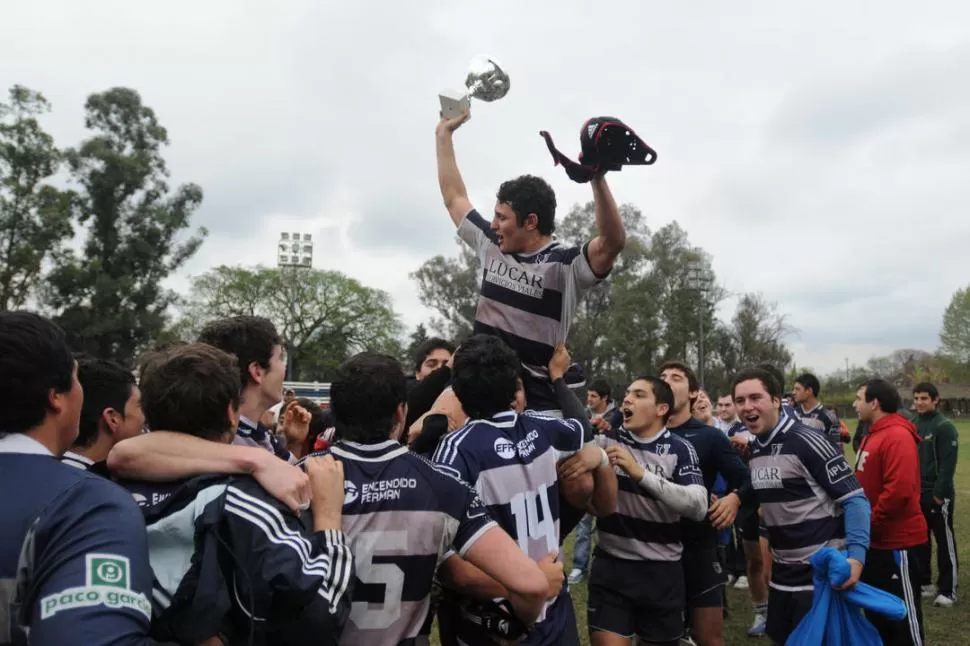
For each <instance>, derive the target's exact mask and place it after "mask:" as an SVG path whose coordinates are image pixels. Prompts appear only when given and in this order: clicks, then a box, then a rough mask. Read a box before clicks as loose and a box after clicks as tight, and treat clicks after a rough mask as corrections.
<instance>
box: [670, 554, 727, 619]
mask: <svg viewBox="0 0 970 646" xmlns="http://www.w3.org/2000/svg"><path fill="white" fill-rule="evenodd" d="M681 563H682V564H683V569H684V589H685V591H686V595H687V608H688V609H691V608H720V607H721V606H723V605H724V586H725V585H727V573H726V572H725V571H724V567H723V566H722V565H721V561H720V560H719V559H718V558H717V548H716V547H701V548H693V549H688V548H687V547H684V554H683V556H682V557H681Z"/></svg>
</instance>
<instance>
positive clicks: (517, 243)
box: [435, 113, 626, 411]
mask: <svg viewBox="0 0 970 646" xmlns="http://www.w3.org/2000/svg"><path fill="white" fill-rule="evenodd" d="M467 120H468V114H467V113H465V114H464V115H461V116H459V117H455V118H453V119H442V120H441V121H440V122H439V123H438V127H437V129H436V131H435V136H436V140H437V146H436V149H437V157H438V184H439V186H440V188H441V196H442V198H444V202H445V206H446V207H447V209H448V214H449V215H450V216H451V220H452V222H454V223H455V226H456V227H458V235H459V237H461V239H462V240H464V241H465V243H466V244H468V245H469V246H470V247H471V248H472V249H474V250H475V251H476V253H477V254H478V258H479V261H480V262H481V263H482V267H483V270H484V274H485V277H484V280H483V281H482V288H481V294H480V296H479V300H478V309H477V310H476V312H475V332H476V333H484V334H492V335H495V336H498V337H500V338H501V339H502V340H504V341H505V342H506V343H507V344H508V345H509V346H511V347H512V349H513V350H515V351H516V353H517V354H518V356H519V359H520V360H521V362H522V365H523V367H524V368H525V378H524V382H525V392H526V399H527V400H528V401H529V406H530V407H531V408H533V409H534V410H539V411H543V410H547V411H553V410H555V411H558V409H559V404H558V401H557V399H556V395H555V391H554V389H553V387H552V384H551V383H550V380H549V373H548V370H547V366H548V364H549V360H550V359H551V358H552V355H553V352H554V351H555V349H556V346H557V345H558V344H560V343H564V342H565V341H566V337H567V336H568V334H569V327H570V324H571V323H572V318H573V315H574V314H575V312H576V308H577V307H578V306H579V302H580V301H581V300H582V298H583V296H584V295H585V294H586V292H588V291H589V290H590V288H592V287H593V286H594V285H596V284H597V283H598V282H599V281H600V280H602V279H604V278H606V276H607V275H608V274H609V273H610V270H611V269H612V268H613V263H614V262H615V261H616V257H617V256H618V255H619V254H620V251H622V250H623V247H624V245H625V244H626V232H625V230H624V228H623V221H622V220H621V219H620V211H619V209H618V208H617V206H616V201H615V200H614V199H613V195H612V193H611V192H610V188H609V186H608V185H607V183H606V178H605V176H604V175H602V174H600V175H597V176H596V177H594V178H593V179H592V182H591V183H592V187H593V203H594V204H595V209H596V228H597V231H599V235H598V236H597V237H595V238H593V239H592V240H590V241H589V242H587V243H586V244H584V245H583V246H582V247H581V248H580V247H566V246H564V245H561V244H560V243H559V242H556V241H555V240H554V239H553V237H552V233H553V231H555V228H556V222H555V215H556V195H555V193H554V192H553V190H552V187H551V186H549V184H548V183H546V182H545V181H544V180H542V179H540V178H538V177H534V176H531V175H523V176H521V177H518V178H516V179H512V180H509V181H507V182H504V183H503V184H502V185H501V186H500V187H499V189H498V195H497V196H496V197H497V200H496V204H495V211H494V214H493V215H492V217H491V221H489V220H487V219H486V218H485V217H483V216H482V215H481V214H480V213H479V212H478V211H476V210H475V209H474V207H472V204H471V202H470V201H469V200H468V192H467V191H466V190H465V182H464V181H463V180H462V176H461V173H460V172H459V170H458V164H457V162H456V161H455V148H454V143H453V141H452V135H453V133H454V131H455V130H456V129H458V127H459V126H461V124H463V123H464V122H465V121H467Z"/></svg>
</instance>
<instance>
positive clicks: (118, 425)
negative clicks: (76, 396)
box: [61, 357, 145, 477]
mask: <svg viewBox="0 0 970 646" xmlns="http://www.w3.org/2000/svg"><path fill="white" fill-rule="evenodd" d="M77 380H78V381H79V382H80V383H81V387H82V388H83V389H84V405H83V406H82V408H81V421H80V425H79V429H78V434H77V440H75V441H74V444H73V445H72V446H71V450H69V451H65V452H64V455H62V456H61V462H63V463H64V464H67V465H70V466H72V467H77V468H78V469H85V470H88V471H91V472H92V473H97V474H98V475H100V476H104V477H108V476H109V473H108V465H107V461H108V453H110V452H111V448H112V447H113V446H114V445H115V444H117V443H118V442H121V441H122V440H125V439H127V438H129V437H135V436H136V435H140V434H141V433H143V432H144V431H145V414H144V413H143V412H142V410H141V391H140V390H138V385H137V384H136V383H135V376H134V375H133V374H131V372H130V371H128V370H125V369H124V368H122V367H121V366H119V365H118V364H117V363H114V362H113V361H107V360H105V359H95V358H91V357H81V358H80V359H78V362H77Z"/></svg>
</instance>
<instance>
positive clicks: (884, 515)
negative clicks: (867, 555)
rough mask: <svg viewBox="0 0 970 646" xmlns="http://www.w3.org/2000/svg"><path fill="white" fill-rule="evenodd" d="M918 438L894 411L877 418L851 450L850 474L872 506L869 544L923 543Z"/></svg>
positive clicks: (887, 547)
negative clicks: (852, 472)
mask: <svg viewBox="0 0 970 646" xmlns="http://www.w3.org/2000/svg"><path fill="white" fill-rule="evenodd" d="M919 441H920V437H919V435H918V434H917V433H916V426H915V425H913V423H912V422H910V421H909V420H908V419H906V418H905V417H903V416H902V415H900V414H899V413H891V414H889V415H886V416H884V417H882V418H880V419H879V421H877V422H875V423H874V424H873V425H872V426H871V427H870V429H869V435H867V436H866V438H865V439H864V440H862V445H861V446H860V447H859V452H858V454H857V455H856V463H855V469H856V473H855V475H856V478H857V479H858V480H859V484H861V485H862V489H863V490H864V491H865V492H866V498H868V499H869V504H870V505H872V531H871V535H870V545H871V547H873V548H875V549H881V550H896V549H905V548H909V547H915V546H916V545H921V544H923V543H925V542H926V535H927V529H926V519H925V518H924V517H923V512H922V510H921V509H920V498H919V496H920V477H919V455H918V454H917V451H916V445H917V444H918V443H919Z"/></svg>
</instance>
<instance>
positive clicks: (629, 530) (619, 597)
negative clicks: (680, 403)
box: [588, 377, 707, 646]
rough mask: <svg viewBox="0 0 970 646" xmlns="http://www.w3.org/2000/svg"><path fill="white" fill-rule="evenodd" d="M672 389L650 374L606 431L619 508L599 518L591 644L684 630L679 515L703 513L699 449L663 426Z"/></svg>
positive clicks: (697, 517)
mask: <svg viewBox="0 0 970 646" xmlns="http://www.w3.org/2000/svg"><path fill="white" fill-rule="evenodd" d="M673 405H674V394H673V392H672V391H671V390H670V386H668V385H667V384H666V383H665V382H663V381H661V380H660V379H657V378H655V377H639V378H637V379H636V380H634V382H633V383H632V384H630V387H629V388H628V389H627V391H626V396H625V397H624V398H623V403H622V405H621V407H620V411H621V413H622V414H623V425H622V426H621V427H620V428H618V429H616V430H613V429H611V430H608V431H606V432H605V434H604V435H605V443H606V453H607V455H608V456H609V458H610V463H611V464H613V465H614V466H615V467H616V469H617V473H618V475H619V478H618V492H617V510H616V513H615V514H611V515H609V516H605V517H603V518H600V519H599V520H598V522H597V529H596V538H597V545H596V552H595V556H594V559H593V565H592V569H591V571H590V577H589V601H588V625H589V630H590V637H591V639H592V643H593V646H614V645H615V646H625V645H626V644H628V643H629V641H630V639H632V638H639V640H640V643H647V644H676V643H677V641H678V640H679V638H680V637H681V635H682V634H683V632H684V608H685V604H686V601H685V598H684V569H683V566H682V565H681V563H680V559H681V555H682V553H683V545H682V543H681V524H680V519H681V517H686V518H690V519H691V520H694V521H701V520H703V519H704V517H705V516H706V515H707V490H706V489H705V488H704V480H703V477H702V475H701V470H700V467H699V466H698V461H697V454H696V453H695V452H694V448H693V446H691V445H690V444H689V443H688V442H686V441H685V440H682V439H681V438H679V437H677V436H676V435H674V434H672V433H671V432H670V431H668V430H667V429H666V427H665V424H666V422H667V419H668V418H669V417H670V412H671V410H672V409H673Z"/></svg>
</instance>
